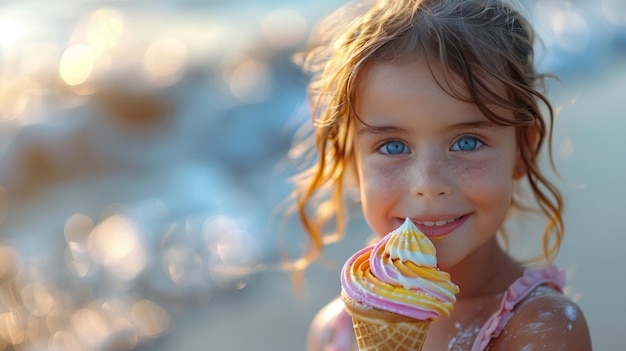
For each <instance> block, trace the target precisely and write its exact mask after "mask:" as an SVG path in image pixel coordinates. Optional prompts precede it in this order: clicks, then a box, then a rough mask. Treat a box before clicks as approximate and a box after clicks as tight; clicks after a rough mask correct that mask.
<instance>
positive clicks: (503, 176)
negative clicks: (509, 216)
mask: <svg viewBox="0 0 626 351" xmlns="http://www.w3.org/2000/svg"><path fill="white" fill-rule="evenodd" d="M509 163H510V162H505V161H504V160H502V162H484V163H482V164H477V165H474V166H472V167H467V168H466V169H464V170H463V171H462V172H461V173H460V174H459V177H458V179H459V180H460V181H461V182H462V184H464V186H461V187H460V188H462V189H464V192H465V193H466V194H467V195H468V196H470V197H472V198H473V199H475V201H476V202H479V203H483V204H486V205H489V206H494V204H495V205H496V206H503V207H504V208H508V205H509V204H510V201H511V196H512V192H513V176H512V171H511V169H512V166H511V165H509Z"/></svg>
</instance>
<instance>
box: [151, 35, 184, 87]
mask: <svg viewBox="0 0 626 351" xmlns="http://www.w3.org/2000/svg"><path fill="white" fill-rule="evenodd" d="M186 60H187V46H186V45H185V43H183V42H182V41H181V40H180V39H178V38H176V37H171V36H168V37H161V38H158V39H156V40H154V41H153V42H152V43H151V44H150V46H149V47H148V49H147V50H146V53H145V55H144V60H143V61H144V63H143V64H144V72H145V74H146V77H147V79H148V80H149V81H150V82H152V83H154V84H156V85H158V86H167V85H171V84H173V83H175V82H176V81H178V80H179V79H180V77H181V76H182V74H183V72H184V67H185V62H186Z"/></svg>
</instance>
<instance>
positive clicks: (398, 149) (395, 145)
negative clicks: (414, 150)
mask: <svg viewBox="0 0 626 351" xmlns="http://www.w3.org/2000/svg"><path fill="white" fill-rule="evenodd" d="M378 150H380V152H382V153H383V154H386V155H398V154H408V153H410V152H411V150H409V148H408V146H406V145H404V143H402V142H400V141H389V142H386V143H385V144H383V145H382V146H381V147H380V148H379V149H378Z"/></svg>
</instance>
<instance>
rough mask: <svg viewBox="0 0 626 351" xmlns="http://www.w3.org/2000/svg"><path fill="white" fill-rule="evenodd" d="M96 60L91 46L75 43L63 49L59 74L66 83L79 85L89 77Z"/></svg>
mask: <svg viewBox="0 0 626 351" xmlns="http://www.w3.org/2000/svg"><path fill="white" fill-rule="evenodd" d="M95 61H96V54H95V51H94V49H93V48H92V47H91V46H88V45H85V44H75V45H72V46H70V47H69V48H67V49H66V50H65V52H64V53H63V56H61V62H60V64H59V75H60V76H61V79H63V81H65V83H67V84H68V85H71V86H75V85H81V84H83V83H85V82H86V81H87V79H89V76H90V75H91V72H92V71H93V68H94V65H95Z"/></svg>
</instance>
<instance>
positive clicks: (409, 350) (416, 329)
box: [341, 294, 432, 351]
mask: <svg viewBox="0 0 626 351" xmlns="http://www.w3.org/2000/svg"><path fill="white" fill-rule="evenodd" d="M341 298H342V300H343V302H344V305H345V308H346V312H348V314H349V315H350V316H351V317H352V326H353V327H354V333H355V335H356V340H357V344H358V346H359V350H360V351H420V350H421V349H422V346H423V345H424V341H425V340H426V334H427V333H428V329H429V328H430V324H431V323H432V320H418V319H413V318H410V317H406V316H403V315H400V314H397V313H393V312H387V311H383V310H379V309H377V308H373V307H370V306H367V305H364V304H361V303H358V302H357V301H355V300H353V299H352V298H350V297H349V296H347V295H346V294H342V296H341Z"/></svg>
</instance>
